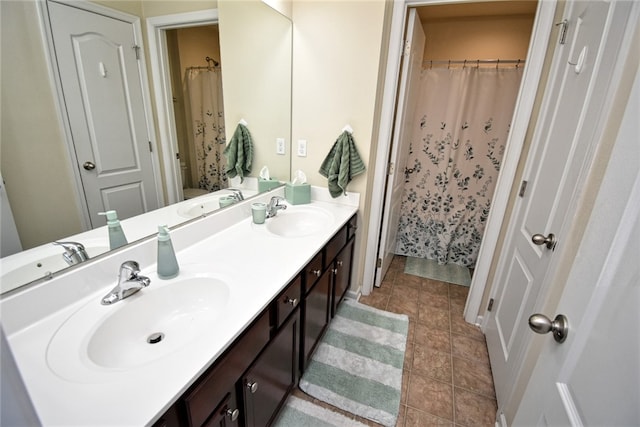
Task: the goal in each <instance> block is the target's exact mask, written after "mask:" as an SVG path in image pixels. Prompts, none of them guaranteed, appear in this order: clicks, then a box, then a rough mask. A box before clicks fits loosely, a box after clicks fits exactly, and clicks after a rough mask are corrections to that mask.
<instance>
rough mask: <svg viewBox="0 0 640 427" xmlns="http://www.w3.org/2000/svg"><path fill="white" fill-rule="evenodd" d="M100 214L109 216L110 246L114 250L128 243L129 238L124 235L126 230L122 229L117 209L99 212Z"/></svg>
mask: <svg viewBox="0 0 640 427" xmlns="http://www.w3.org/2000/svg"><path fill="white" fill-rule="evenodd" d="M98 215H104V216H106V217H107V227H108V230H109V248H110V249H111V250H113V249H117V248H119V247H120V246H124V245H126V244H127V243H128V242H127V238H126V237H125V235H124V231H122V226H121V225H120V221H119V220H118V214H117V213H116V211H106V212H98Z"/></svg>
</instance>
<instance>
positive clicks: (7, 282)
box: [0, 243, 109, 292]
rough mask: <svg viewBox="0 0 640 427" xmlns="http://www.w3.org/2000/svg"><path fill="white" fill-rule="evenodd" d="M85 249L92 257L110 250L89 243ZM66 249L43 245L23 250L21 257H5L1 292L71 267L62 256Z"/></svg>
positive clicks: (0, 281) (0, 282)
mask: <svg viewBox="0 0 640 427" xmlns="http://www.w3.org/2000/svg"><path fill="white" fill-rule="evenodd" d="M84 246H85V250H86V251H87V253H88V254H89V257H90V258H93V257H95V256H98V255H100V254H103V253H105V252H108V251H109V246H101V245H99V244H98V245H91V246H89V245H87V244H86V243H85V245H84ZM63 252H64V249H62V248H61V247H59V246H54V245H43V246H42V247H39V248H35V249H33V250H31V251H26V252H22V253H21V254H20V255H21V256H20V257H18V256H16V257H8V258H5V259H3V262H2V268H1V269H0V271H2V276H0V285H1V288H0V292H6V291H9V290H11V289H13V288H15V287H18V286H21V285H24V284H25V283H29V282H32V281H34V280H36V279H40V278H42V277H45V276H47V275H49V273H55V272H56V271H60V270H63V269H65V268H67V267H69V264H67V263H66V262H65V260H64V258H62V254H63Z"/></svg>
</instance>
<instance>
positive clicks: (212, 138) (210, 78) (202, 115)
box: [185, 69, 227, 192]
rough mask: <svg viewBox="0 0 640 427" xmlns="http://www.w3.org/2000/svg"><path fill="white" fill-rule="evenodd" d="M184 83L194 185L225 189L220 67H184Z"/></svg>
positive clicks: (203, 187)
mask: <svg viewBox="0 0 640 427" xmlns="http://www.w3.org/2000/svg"><path fill="white" fill-rule="evenodd" d="M185 86H186V88H185V90H186V95H187V98H188V100H189V103H188V106H189V113H190V114H189V115H188V117H190V119H189V120H190V122H191V133H190V139H191V146H192V147H193V149H192V152H191V153H190V154H191V158H192V161H191V165H192V175H195V176H194V177H193V178H194V179H193V181H194V184H196V185H197V187H198V188H201V189H203V190H207V191H209V192H212V191H216V190H220V189H221V188H226V187H227V176H226V174H225V172H224V170H225V168H224V166H225V159H224V156H223V155H222V152H223V151H224V148H225V146H226V140H225V132H224V111H223V103H222V79H221V76H220V70H219V69H190V70H187V75H186V76H185ZM194 171H195V174H194Z"/></svg>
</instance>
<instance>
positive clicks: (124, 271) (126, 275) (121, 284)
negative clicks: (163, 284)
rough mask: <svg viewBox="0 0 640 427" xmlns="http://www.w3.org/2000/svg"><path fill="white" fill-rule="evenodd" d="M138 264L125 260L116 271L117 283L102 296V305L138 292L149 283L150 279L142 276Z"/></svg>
mask: <svg viewBox="0 0 640 427" xmlns="http://www.w3.org/2000/svg"><path fill="white" fill-rule="evenodd" d="M139 273H140V265H139V264H138V263H137V262H135V261H125V262H123V263H122V265H121V266H120V271H119V272H118V284H117V285H116V286H115V288H113V289H112V290H111V292H109V293H108V294H107V295H105V296H104V297H103V298H102V301H101V302H102V304H103V305H110V304H113V303H115V302H118V301H122V300H123V299H125V298H128V297H130V296H131V295H133V294H135V293H136V292H138V291H139V290H140V289H142V288H145V287H147V286H149V284H151V279H149V278H148V277H146V276H142V275H140V274H139Z"/></svg>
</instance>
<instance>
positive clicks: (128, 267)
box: [118, 261, 140, 280]
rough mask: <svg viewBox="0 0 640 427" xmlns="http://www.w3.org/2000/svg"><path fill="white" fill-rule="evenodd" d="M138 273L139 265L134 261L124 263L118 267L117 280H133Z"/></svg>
mask: <svg viewBox="0 0 640 427" xmlns="http://www.w3.org/2000/svg"><path fill="white" fill-rule="evenodd" d="M138 273H140V264H138V263H137V262H136V261H125V262H123V263H122V264H121V265H120V272H119V273H118V279H119V280H122V279H124V280H129V279H133V278H134V277H136V276H137V275H138Z"/></svg>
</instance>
